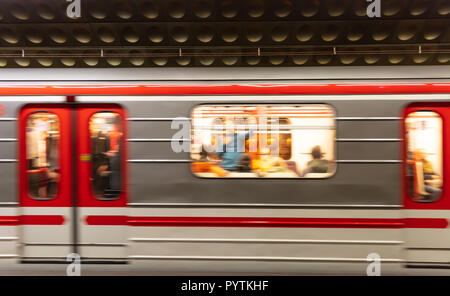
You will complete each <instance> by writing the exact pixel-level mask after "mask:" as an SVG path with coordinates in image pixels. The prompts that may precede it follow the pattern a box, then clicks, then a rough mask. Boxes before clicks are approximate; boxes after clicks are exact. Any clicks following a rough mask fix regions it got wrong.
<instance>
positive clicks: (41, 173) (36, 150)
mask: <svg viewBox="0 0 450 296" xmlns="http://www.w3.org/2000/svg"><path fill="white" fill-rule="evenodd" d="M59 136H60V126H59V119H58V116H57V115H55V114H52V113H49V112H36V113H32V114H31V115H30V116H28V119H27V126H26V157H27V178H28V192H29V194H30V196H31V197H32V198H34V199H44V200H48V199H52V198H54V197H55V196H56V193H57V189H58V183H59Z"/></svg>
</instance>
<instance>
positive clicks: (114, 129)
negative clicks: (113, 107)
mask: <svg viewBox="0 0 450 296" xmlns="http://www.w3.org/2000/svg"><path fill="white" fill-rule="evenodd" d="M89 130H90V135H91V147H92V188H93V192H94V196H95V197H96V198H97V199H106V200H111V199H114V198H117V197H118V196H119V195H120V193H121V187H122V184H121V177H120V174H121V171H120V170H121V165H120V164H121V142H122V131H121V126H120V116H119V114H117V113H114V112H98V113H95V114H94V115H93V116H92V117H91V119H90V121H89Z"/></svg>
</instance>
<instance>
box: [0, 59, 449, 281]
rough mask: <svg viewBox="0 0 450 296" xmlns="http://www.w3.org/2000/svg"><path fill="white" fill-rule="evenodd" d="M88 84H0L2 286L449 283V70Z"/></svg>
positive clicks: (231, 73)
mask: <svg viewBox="0 0 450 296" xmlns="http://www.w3.org/2000/svg"><path fill="white" fill-rule="evenodd" d="M90 70H92V71H90ZM144 70H145V71H144ZM156 70H157V71H156ZM76 73H77V74H76V75H75V74H73V73H72V72H67V71H65V69H48V70H42V69H27V70H26V74H24V72H23V70H20V69H17V70H15V69H8V70H7V71H6V70H5V71H3V72H0V80H1V83H0V146H1V149H0V154H1V155H0V171H1V176H2V178H1V179H0V190H1V194H0V211H1V214H0V271H4V272H5V273H8V270H16V271H17V270H24V271H26V270H34V271H36V273H37V272H38V270H39V272H40V271H42V270H46V269H51V268H50V266H65V264H69V263H70V262H71V261H70V260H69V259H70V258H73V256H74V255H73V254H77V255H79V256H80V257H79V258H80V260H81V266H82V269H83V268H86V270H96V271H100V272H104V273H106V274H108V273H110V272H114V271H120V272H124V273H125V274H127V273H128V272H130V273H132V272H154V273H160V272H166V273H196V274H198V273H207V274H216V273H233V274H237V273H250V274H268V273H269V274H358V275H365V274H367V273H370V270H373V267H374V265H373V264H379V265H377V266H379V269H378V270H379V271H381V275H392V274H393V275H397V274H447V275H449V274H450V273H449V271H450V223H449V221H450V191H449V189H448V188H447V185H446V184H447V183H445V182H446V181H447V179H448V178H450V156H449V155H448V154H447V150H449V147H448V139H449V138H450V74H449V73H450V68H449V67H446V66H439V67H397V68H394V67H372V68H370V69H369V70H368V69H367V68H364V67H361V68H360V67H348V68H346V67H339V68H320V67H317V68H301V69H300V68H299V69H294V68H289V69H285V70H279V69H278V70H276V69H270V68H261V69H226V70H224V69H199V68H191V69H183V71H180V70H179V69H171V68H166V69H118V70H117V71H116V70H112V69H108V70H106V69H103V70H102V69H78V70H77V71H76ZM70 254H72V255H70ZM68 256H69V257H70V258H68ZM68 260H69V261H68ZM371 268H372V269H371ZM377 268H378V267H377ZM377 268H375V270H377Z"/></svg>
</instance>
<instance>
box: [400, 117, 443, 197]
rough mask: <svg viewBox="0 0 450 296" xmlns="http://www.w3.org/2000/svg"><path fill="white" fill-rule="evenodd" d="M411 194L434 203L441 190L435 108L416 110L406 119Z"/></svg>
mask: <svg viewBox="0 0 450 296" xmlns="http://www.w3.org/2000/svg"><path fill="white" fill-rule="evenodd" d="M405 123H406V140H407V149H408V150H407V172H406V173H407V178H408V180H409V182H408V185H409V186H408V190H409V195H410V197H411V198H412V199H413V200H414V201H417V202H434V201H436V200H438V199H439V197H440V196H441V193H442V119H441V116H440V115H439V114H438V113H436V112H434V111H415V112H412V113H410V114H409V115H408V116H407V117H406V120H405Z"/></svg>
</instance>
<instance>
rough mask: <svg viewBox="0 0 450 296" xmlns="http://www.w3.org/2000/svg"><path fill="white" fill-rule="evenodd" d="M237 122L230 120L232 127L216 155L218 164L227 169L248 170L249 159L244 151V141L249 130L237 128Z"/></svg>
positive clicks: (248, 134) (247, 136)
mask: <svg viewBox="0 0 450 296" xmlns="http://www.w3.org/2000/svg"><path fill="white" fill-rule="evenodd" d="M236 123H237V122H232V125H233V126H234V128H233V129H232V130H231V132H228V134H227V135H226V136H225V139H224V142H223V144H222V145H221V147H219V148H220V150H221V151H217V152H216V154H217V156H218V157H219V158H220V159H221V162H220V166H221V167H222V168H223V169H225V170H227V171H250V160H249V156H248V154H246V153H245V141H246V140H247V139H248V138H249V137H250V132H245V131H242V130H239V129H238V128H237V127H236Z"/></svg>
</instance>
